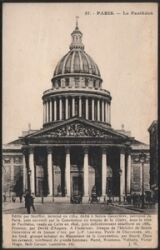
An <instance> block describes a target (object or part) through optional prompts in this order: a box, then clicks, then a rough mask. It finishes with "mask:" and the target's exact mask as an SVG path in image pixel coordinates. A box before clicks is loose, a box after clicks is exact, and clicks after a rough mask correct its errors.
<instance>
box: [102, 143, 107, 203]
mask: <svg viewBox="0 0 160 250" xmlns="http://www.w3.org/2000/svg"><path fill="white" fill-rule="evenodd" d="M106 178H107V154H106V149H105V148H103V149H102V198H103V201H104V200H105V199H106Z"/></svg>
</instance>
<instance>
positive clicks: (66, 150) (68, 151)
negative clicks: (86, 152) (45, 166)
mask: <svg viewBox="0 0 160 250" xmlns="http://www.w3.org/2000/svg"><path fill="white" fill-rule="evenodd" d="M65 152H66V154H70V146H65Z"/></svg>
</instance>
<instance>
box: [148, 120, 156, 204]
mask: <svg viewBox="0 0 160 250" xmlns="http://www.w3.org/2000/svg"><path fill="white" fill-rule="evenodd" d="M148 131H149V134H150V188H151V190H152V193H153V196H154V198H155V200H156V201H158V121H153V122H152V124H151V125H150V127H149V129H148Z"/></svg>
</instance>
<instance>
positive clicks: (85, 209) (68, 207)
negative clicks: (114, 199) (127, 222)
mask: <svg viewBox="0 0 160 250" xmlns="http://www.w3.org/2000/svg"><path fill="white" fill-rule="evenodd" d="M35 208H36V211H35V212H33V210H32V209H31V213H33V214H137V213H138V214H140V213H142V212H145V213H146V212H148V210H146V211H138V210H136V209H132V208H131V209H129V208H125V207H123V206H113V205H107V204H96V203H95V204H62V203H43V204H42V203H35ZM150 212H151V211H150ZM4 213H6V214H27V211H26V208H25V207H24V203H22V204H21V207H18V206H17V207H15V208H13V207H12V208H11V209H10V208H7V209H5V207H4Z"/></svg>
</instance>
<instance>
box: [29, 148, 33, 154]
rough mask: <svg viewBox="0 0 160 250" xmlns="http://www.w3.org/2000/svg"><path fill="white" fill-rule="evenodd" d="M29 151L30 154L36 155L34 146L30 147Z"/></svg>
mask: <svg viewBox="0 0 160 250" xmlns="http://www.w3.org/2000/svg"><path fill="white" fill-rule="evenodd" d="M28 151H29V154H33V153H34V147H33V146H32V147H31V146H30V147H29V150H28Z"/></svg>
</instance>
